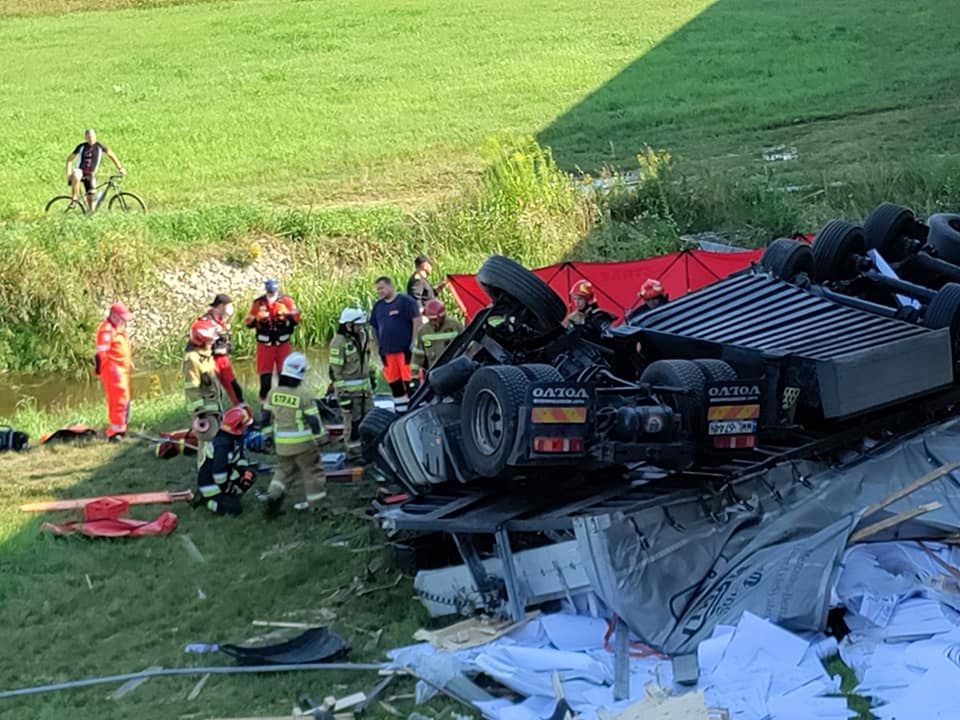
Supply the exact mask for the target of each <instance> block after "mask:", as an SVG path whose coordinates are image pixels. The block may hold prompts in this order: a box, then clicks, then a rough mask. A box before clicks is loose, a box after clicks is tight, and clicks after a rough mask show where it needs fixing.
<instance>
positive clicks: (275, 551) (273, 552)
mask: <svg viewBox="0 0 960 720" xmlns="http://www.w3.org/2000/svg"><path fill="white" fill-rule="evenodd" d="M302 546H303V542H302V541H297V542H292V543H289V544H287V545H281V546H279V547H277V546H273V547H271V548H270V549H268V550H264V551H263V552H262V553H260V559H261V560H266V559H267V558H272V557H276V556H278V555H281V556H282V555H286V554H287V553H289V552H291V551H293V550H296V549H297V548H299V547H302Z"/></svg>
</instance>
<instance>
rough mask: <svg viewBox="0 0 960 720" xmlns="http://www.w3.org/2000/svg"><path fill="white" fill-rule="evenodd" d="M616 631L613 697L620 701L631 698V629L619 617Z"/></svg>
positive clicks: (614, 640)
mask: <svg viewBox="0 0 960 720" xmlns="http://www.w3.org/2000/svg"><path fill="white" fill-rule="evenodd" d="M614 632H615V635H614V638H613V642H614V645H613V648H614V655H613V699H614V700H616V701H618V702H619V701H620V700H627V699H629V698H630V631H629V630H628V629H627V624H626V623H625V622H624V621H623V620H621V619H620V618H619V617H618V618H617V627H616V630H615V631H614Z"/></svg>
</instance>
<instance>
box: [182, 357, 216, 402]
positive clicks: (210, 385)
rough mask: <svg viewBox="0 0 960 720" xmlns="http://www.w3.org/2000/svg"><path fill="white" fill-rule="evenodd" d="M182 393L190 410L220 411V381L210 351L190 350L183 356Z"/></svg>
mask: <svg viewBox="0 0 960 720" xmlns="http://www.w3.org/2000/svg"><path fill="white" fill-rule="evenodd" d="M183 393H184V395H185V396H186V398H187V404H188V405H189V406H190V412H192V413H194V414H209V413H218V412H220V410H221V407H220V383H219V382H218V381H217V366H216V363H215V362H214V359H213V355H212V354H211V353H209V352H201V351H200V350H190V351H189V352H188V353H187V354H186V355H184V356H183Z"/></svg>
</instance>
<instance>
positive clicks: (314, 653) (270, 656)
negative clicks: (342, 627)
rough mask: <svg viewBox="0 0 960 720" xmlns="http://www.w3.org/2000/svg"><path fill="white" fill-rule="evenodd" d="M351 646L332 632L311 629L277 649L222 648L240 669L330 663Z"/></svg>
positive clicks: (277, 646)
mask: <svg viewBox="0 0 960 720" xmlns="http://www.w3.org/2000/svg"><path fill="white" fill-rule="evenodd" d="M349 650H350V646H349V645H347V643H346V642H345V641H344V639H343V638H342V637H340V636H339V635H337V634H336V633H335V632H333V631H332V630H330V629H329V628H325V627H321V628H310V629H309V630H307V631H306V632H304V633H302V634H300V635H298V636H297V637H295V638H291V639H290V640H285V641H284V642H282V643H277V644H276V645H264V646H260V647H242V646H240V645H221V646H220V652H222V653H226V654H227V655H229V656H230V657H232V658H234V659H235V660H236V661H237V662H238V663H240V664H241V665H272V664H277V665H296V664H300V663H320V662H330V661H333V660H336V659H337V658H340V657H343V656H344V655H346V654H347V652H349Z"/></svg>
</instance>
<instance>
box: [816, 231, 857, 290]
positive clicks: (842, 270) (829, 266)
mask: <svg viewBox="0 0 960 720" xmlns="http://www.w3.org/2000/svg"><path fill="white" fill-rule="evenodd" d="M866 251H867V242H866V240H865V239H864V237H863V228H861V227H860V226H859V225H854V224H853V223H848V222H844V221H843V220H831V221H830V222H828V223H827V224H826V225H824V226H823V229H822V230H821V231H820V232H818V233H817V238H816V240H814V241H813V274H814V276H815V279H816V280H817V281H819V282H827V281H829V280H849V279H851V278H852V277H854V276H855V275H856V274H857V266H856V263H855V259H856V256H857V255H863V254H864V253H865V252H866Z"/></svg>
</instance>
